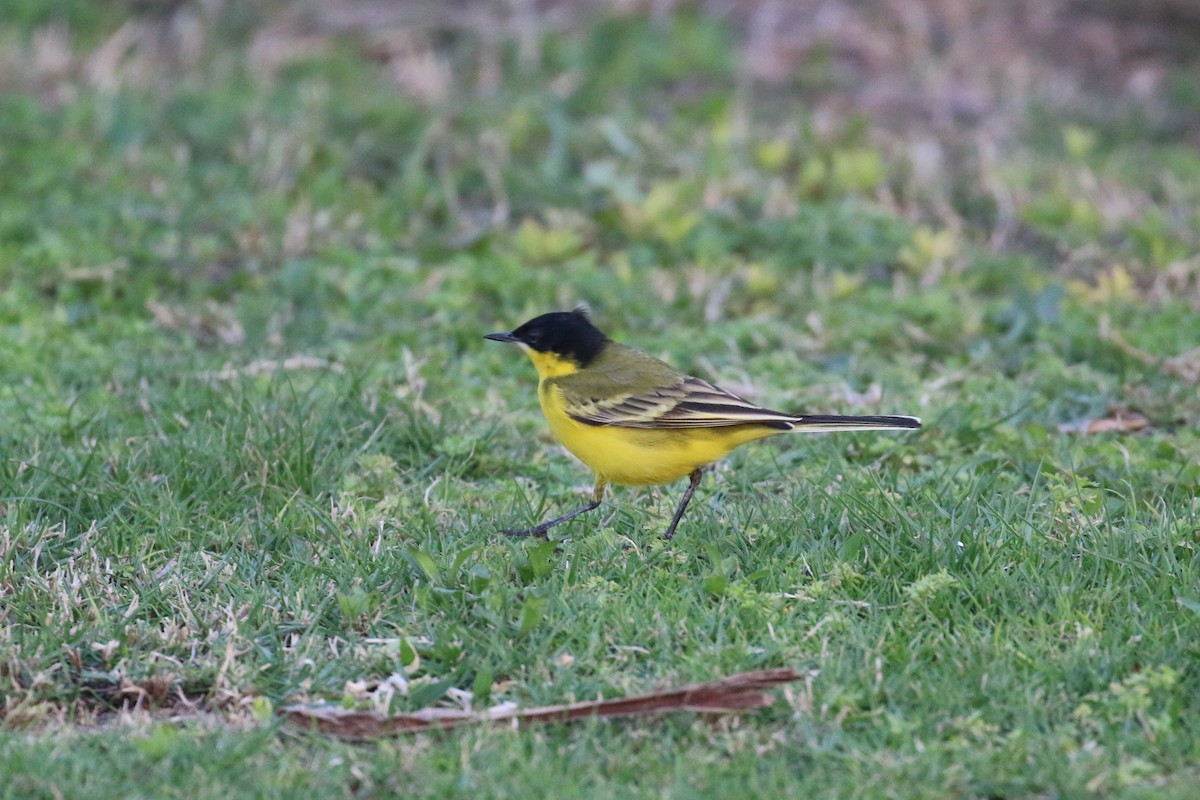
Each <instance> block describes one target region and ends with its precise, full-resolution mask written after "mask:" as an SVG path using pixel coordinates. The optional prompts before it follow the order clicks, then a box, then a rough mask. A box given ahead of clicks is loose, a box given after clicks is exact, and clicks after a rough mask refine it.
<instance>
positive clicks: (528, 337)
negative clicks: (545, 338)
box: [525, 331, 542, 347]
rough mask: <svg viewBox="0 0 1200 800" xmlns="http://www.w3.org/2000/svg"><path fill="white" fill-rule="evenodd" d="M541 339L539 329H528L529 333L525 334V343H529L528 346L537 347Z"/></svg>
mask: <svg viewBox="0 0 1200 800" xmlns="http://www.w3.org/2000/svg"><path fill="white" fill-rule="evenodd" d="M541 341H542V334H541V331H530V332H529V333H527V334H525V344H527V345H529V346H530V347H537V346H538V343H539V342H541Z"/></svg>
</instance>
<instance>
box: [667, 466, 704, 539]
mask: <svg viewBox="0 0 1200 800" xmlns="http://www.w3.org/2000/svg"><path fill="white" fill-rule="evenodd" d="M701 474H702V473H701V472H700V468H699V467H697V468H696V469H694V470H692V474H691V475H690V476H688V477H689V479H690V482H689V483H688V488H687V491H686V492H684V493H683V499H682V500H680V501H679V508H677V509H675V519H673V520H671V525H670V526H669V527H668V528H667V532H666V533H664V534H663V538H664V539H666V540H667V541H668V542H669V541H671V537H672V536H674V535H675V528H676V527H677V526H678V525H679V520H680V518H682V517H683V510H684V509H685V508H687V506H688V503H690V502H692V495H694V494H695V493H696V487H697V486H699V485H700V476H701Z"/></svg>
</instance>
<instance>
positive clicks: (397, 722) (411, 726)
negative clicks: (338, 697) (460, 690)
mask: <svg viewBox="0 0 1200 800" xmlns="http://www.w3.org/2000/svg"><path fill="white" fill-rule="evenodd" d="M799 679H800V675H799V674H798V673H797V672H796V671H795V670H792V669H764V670H756V671H754V672H743V673H741V674H739V675H732V676H730V677H728V678H722V679H720V680H716V681H712V682H710V683H696V684H691V685H688V686H684V687H682V688H679V689H668V690H665V691H661V692H652V693H650V694H644V695H638V696H636V697H627V698H622V699H617V700H593V701H590V702H583V703H570V704H567V705H557V706H541V707H538V708H530V709H527V710H525V711H522V710H520V709H518V708H515V707H514V706H513V705H512V704H505V705H504V706H500V707H498V708H496V709H491V710H488V711H480V712H475V711H463V710H461V709H455V708H423V709H421V710H420V711H416V712H413V713H411V714H391V715H389V714H378V713H375V712H371V711H352V710H348V709H345V708H342V707H341V706H337V705H332V704H328V705H318V706H306V705H295V706H287V707H286V708H284V709H282V710H281V713H282V714H283V715H284V718H285V719H286V720H287V721H288V722H290V723H292V724H293V725H297V726H300V727H304V728H315V729H316V730H318V731H320V732H321V733H325V734H328V735H330V736H336V737H338V738H340V739H373V738H377V737H381V736H396V735H398V734H401V733H409V732H413V731H425V730H440V729H444V728H454V727H457V726H459V725H467V724H478V723H484V722H493V723H494V722H515V723H531V722H564V721H570V720H579V719H587V718H591V717H630V716H643V715H647V714H663V713H668V712H674V711H694V712H698V713H704V714H715V713H723V712H729V711H742V710H746V709H751V708H764V707H766V706H769V705H771V703H772V702H773V698H771V697H770V696H769V695H767V694H765V693H764V691H763V690H764V689H767V688H768V687H771V686H775V685H777V684H782V683H790V682H791V681H796V680H799Z"/></svg>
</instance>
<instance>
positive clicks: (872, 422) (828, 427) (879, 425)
mask: <svg viewBox="0 0 1200 800" xmlns="http://www.w3.org/2000/svg"><path fill="white" fill-rule="evenodd" d="M919 427H921V420H919V419H918V418H916V417H899V416H896V417H843V416H839V415H837V414H806V415H804V416H802V417H796V418H795V420H794V421H793V422H792V429H793V430H797V431H807V432H810V433H820V432H823V431H878V430H912V429H914V428H919Z"/></svg>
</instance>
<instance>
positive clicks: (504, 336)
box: [483, 333, 521, 343]
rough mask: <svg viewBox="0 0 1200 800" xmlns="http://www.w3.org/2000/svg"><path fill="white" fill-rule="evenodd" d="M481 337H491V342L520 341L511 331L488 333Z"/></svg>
mask: <svg viewBox="0 0 1200 800" xmlns="http://www.w3.org/2000/svg"><path fill="white" fill-rule="evenodd" d="M483 338H485V339H491V340H492V341H493V342H514V343H515V342H519V341H521V340H520V339H518V338H517V337H515V336H513V335H512V334H511V333H489V334H487V335H485V336H484V337H483Z"/></svg>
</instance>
